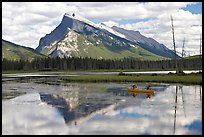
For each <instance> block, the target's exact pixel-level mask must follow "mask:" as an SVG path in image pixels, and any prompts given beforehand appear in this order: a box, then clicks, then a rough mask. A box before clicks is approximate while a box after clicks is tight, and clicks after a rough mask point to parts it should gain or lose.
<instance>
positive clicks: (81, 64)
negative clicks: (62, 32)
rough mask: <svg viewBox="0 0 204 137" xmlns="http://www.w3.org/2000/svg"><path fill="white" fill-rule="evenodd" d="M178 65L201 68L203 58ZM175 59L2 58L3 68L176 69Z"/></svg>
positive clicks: (185, 61)
mask: <svg viewBox="0 0 204 137" xmlns="http://www.w3.org/2000/svg"><path fill="white" fill-rule="evenodd" d="M177 63H178V67H179V68H183V69H201V68H202V58H192V59H179V60H178V61H177ZM174 68H175V61H174V60H158V61H141V60H138V59H133V58H124V59H121V60H110V59H108V60H105V59H92V58H75V57H72V58H59V57H57V58H36V59H34V60H33V61H28V60H19V61H11V60H7V59H3V60H2V70H43V69H57V70H96V69H163V70H165V69H174Z"/></svg>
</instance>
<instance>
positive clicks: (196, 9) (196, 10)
mask: <svg viewBox="0 0 204 137" xmlns="http://www.w3.org/2000/svg"><path fill="white" fill-rule="evenodd" d="M182 9H184V10H187V11H190V12H191V13H193V14H202V2H199V3H197V4H194V5H187V7H185V8H182Z"/></svg>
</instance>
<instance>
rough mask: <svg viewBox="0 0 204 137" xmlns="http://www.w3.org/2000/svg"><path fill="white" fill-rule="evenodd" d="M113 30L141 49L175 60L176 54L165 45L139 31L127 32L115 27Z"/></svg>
mask: <svg viewBox="0 0 204 137" xmlns="http://www.w3.org/2000/svg"><path fill="white" fill-rule="evenodd" d="M112 29H113V30H115V31H117V32H119V33H121V34H123V35H125V38H126V39H128V40H130V41H131V42H134V43H136V44H138V45H139V46H140V47H142V48H144V49H146V50H148V51H150V52H152V53H155V54H157V55H160V56H164V57H170V58H174V53H173V52H172V51H171V50H170V49H168V48H167V47H166V46H164V45H163V44H160V43H159V42H157V41H156V40H154V39H152V38H147V37H145V36H143V35H142V34H140V32H139V31H133V30H126V29H123V28H119V27H116V26H113V27H112Z"/></svg>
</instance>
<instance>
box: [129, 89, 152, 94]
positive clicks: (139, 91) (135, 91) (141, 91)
mask: <svg viewBox="0 0 204 137" xmlns="http://www.w3.org/2000/svg"><path fill="white" fill-rule="evenodd" d="M128 92H134V93H141V94H151V95H154V90H152V89H151V90H147V89H134V90H133V89H130V88H129V89H128Z"/></svg>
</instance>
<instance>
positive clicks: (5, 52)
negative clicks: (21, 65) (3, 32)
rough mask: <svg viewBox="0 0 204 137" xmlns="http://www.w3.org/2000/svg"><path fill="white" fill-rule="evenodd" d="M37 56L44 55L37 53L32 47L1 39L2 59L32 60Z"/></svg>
mask: <svg viewBox="0 0 204 137" xmlns="http://www.w3.org/2000/svg"><path fill="white" fill-rule="evenodd" d="M37 57H39V58H42V57H45V55H42V54H39V53H37V52H36V51H35V50H34V49H32V48H29V47H24V46H20V45H17V44H14V43H11V42H9V41H6V40H3V39H2V59H4V58H6V59H8V60H20V59H28V60H32V59H34V58H37Z"/></svg>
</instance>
